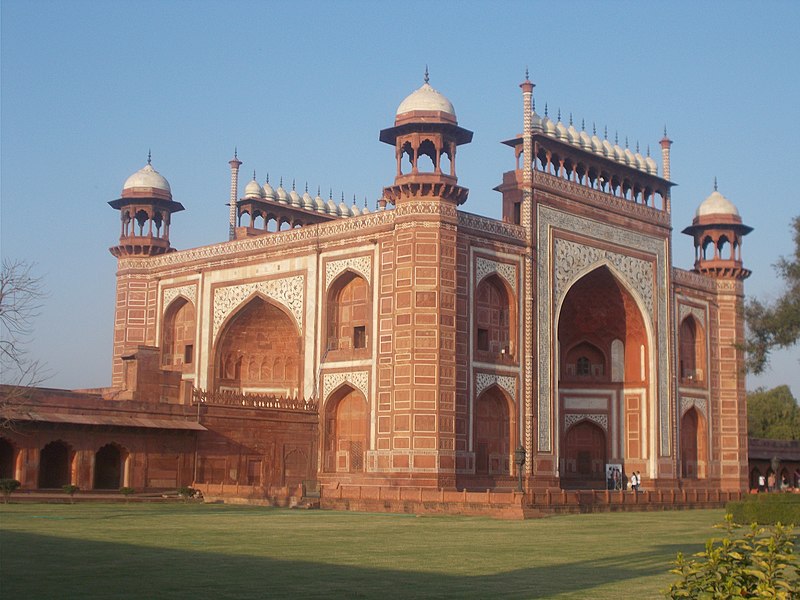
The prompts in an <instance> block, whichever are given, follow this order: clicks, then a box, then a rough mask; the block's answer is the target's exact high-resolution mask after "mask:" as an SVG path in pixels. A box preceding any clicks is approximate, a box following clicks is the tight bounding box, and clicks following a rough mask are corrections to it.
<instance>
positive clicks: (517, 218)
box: [514, 202, 522, 225]
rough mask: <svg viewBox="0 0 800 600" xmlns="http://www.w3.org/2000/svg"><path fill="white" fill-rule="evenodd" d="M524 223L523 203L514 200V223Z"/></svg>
mask: <svg viewBox="0 0 800 600" xmlns="http://www.w3.org/2000/svg"><path fill="white" fill-rule="evenodd" d="M521 223H522V203H521V202H514V225H520V224H521Z"/></svg>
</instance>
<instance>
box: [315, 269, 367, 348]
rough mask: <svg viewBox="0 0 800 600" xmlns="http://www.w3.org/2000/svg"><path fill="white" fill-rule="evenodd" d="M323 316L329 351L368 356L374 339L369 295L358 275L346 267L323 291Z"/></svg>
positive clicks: (360, 275) (360, 276)
mask: <svg viewBox="0 0 800 600" xmlns="http://www.w3.org/2000/svg"><path fill="white" fill-rule="evenodd" d="M324 315H325V325H324V331H325V339H326V348H327V350H328V351H332V352H334V353H337V352H343V353H346V354H348V355H351V354H352V355H364V356H367V355H368V354H369V351H370V348H371V345H372V337H373V336H372V294H371V292H370V286H369V282H368V281H367V279H366V278H365V277H364V276H363V275H362V274H361V273H359V272H357V271H356V270H354V269H352V268H350V267H347V268H345V269H344V270H343V271H342V272H340V273H339V274H338V275H337V276H336V277H335V278H334V279H333V281H332V282H331V283H330V285H329V287H328V290H327V292H326V297H325V312H324ZM334 357H335V354H334ZM331 358H333V357H331ZM340 358H345V357H343V356H341V357H340Z"/></svg>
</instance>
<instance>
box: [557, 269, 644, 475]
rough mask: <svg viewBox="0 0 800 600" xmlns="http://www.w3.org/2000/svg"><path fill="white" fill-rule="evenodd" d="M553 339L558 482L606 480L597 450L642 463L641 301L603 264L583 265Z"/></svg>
mask: <svg viewBox="0 0 800 600" xmlns="http://www.w3.org/2000/svg"><path fill="white" fill-rule="evenodd" d="M558 347H559V354H558V356H559V359H558V360H559V363H558V402H559V407H558V408H559V414H560V420H559V432H560V434H561V435H562V439H561V442H560V445H559V448H560V453H561V460H560V461H559V469H560V476H561V478H562V483H563V484H564V485H567V486H569V487H604V486H605V481H604V475H603V473H604V470H605V467H604V465H600V466H599V467H598V462H597V461H598V460H599V458H598V457H600V456H601V454H602V457H603V460H606V461H607V462H609V463H621V464H623V466H624V469H625V471H626V472H630V471H631V470H643V469H644V468H646V467H645V461H646V460H647V457H648V447H647V445H648V424H647V422H646V416H647V414H648V411H647V405H648V398H649V387H650V384H649V382H650V377H651V375H650V358H649V355H650V344H649V336H648V331H647V327H646V324H645V317H644V315H643V314H642V310H641V308H640V306H639V304H638V303H637V301H636V299H635V298H634V297H633V295H632V293H631V292H630V291H629V290H628V289H627V288H626V287H625V286H624V285H623V284H622V282H621V281H620V280H619V279H618V278H617V277H616V276H615V274H614V273H612V271H611V270H610V268H609V267H606V266H602V267H598V268H596V269H595V270H593V271H591V272H589V273H587V274H586V275H584V276H583V277H582V278H581V279H579V280H578V281H577V282H576V283H575V284H574V285H572V287H571V288H570V289H569V291H568V292H567V294H566V296H565V297H564V300H563V302H562V305H561V309H560V312H559V315H558ZM581 423H585V424H581ZM573 424H577V425H573ZM598 424H602V426H603V427H602V428H600V427H599V426H598ZM601 446H602V448H603V450H602V452H601Z"/></svg>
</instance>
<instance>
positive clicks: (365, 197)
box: [364, 194, 367, 208]
mask: <svg viewBox="0 0 800 600" xmlns="http://www.w3.org/2000/svg"><path fill="white" fill-rule="evenodd" d="M364 208H367V195H366V194H364Z"/></svg>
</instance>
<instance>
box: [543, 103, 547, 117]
mask: <svg viewBox="0 0 800 600" xmlns="http://www.w3.org/2000/svg"><path fill="white" fill-rule="evenodd" d="M544 116H545V117H546V116H547V102H545V103H544Z"/></svg>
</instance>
